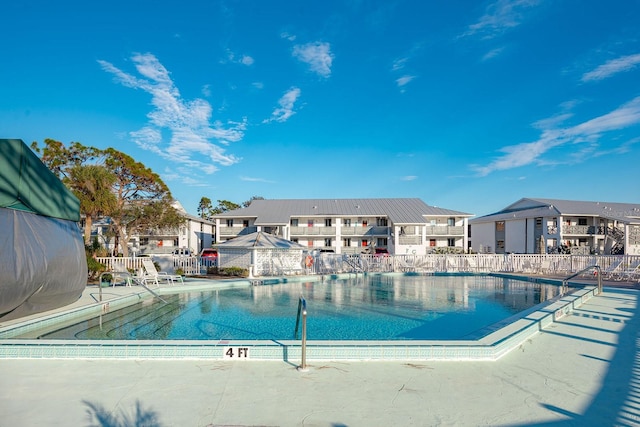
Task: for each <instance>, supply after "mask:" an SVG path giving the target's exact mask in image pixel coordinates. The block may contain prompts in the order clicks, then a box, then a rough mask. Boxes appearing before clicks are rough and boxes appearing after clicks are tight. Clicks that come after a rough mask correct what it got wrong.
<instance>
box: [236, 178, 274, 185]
mask: <svg viewBox="0 0 640 427" xmlns="http://www.w3.org/2000/svg"><path fill="white" fill-rule="evenodd" d="M240 180H241V181H247V182H264V183H267V184H275V182H274V181H269V180H267V179H264V178H252V177H250V176H241V177H240Z"/></svg>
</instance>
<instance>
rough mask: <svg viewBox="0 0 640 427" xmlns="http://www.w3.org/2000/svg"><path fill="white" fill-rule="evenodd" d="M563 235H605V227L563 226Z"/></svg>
mask: <svg viewBox="0 0 640 427" xmlns="http://www.w3.org/2000/svg"><path fill="white" fill-rule="evenodd" d="M562 234H590V235H592V234H604V227H596V226H595V225H563V226H562Z"/></svg>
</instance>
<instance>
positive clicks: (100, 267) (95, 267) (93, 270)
mask: <svg viewBox="0 0 640 427" xmlns="http://www.w3.org/2000/svg"><path fill="white" fill-rule="evenodd" d="M87 270H88V278H89V280H96V279H97V278H98V276H100V273H102V272H104V271H107V266H106V265H104V264H102V263H100V262H98V260H96V259H94V258H93V256H92V255H89V254H87Z"/></svg>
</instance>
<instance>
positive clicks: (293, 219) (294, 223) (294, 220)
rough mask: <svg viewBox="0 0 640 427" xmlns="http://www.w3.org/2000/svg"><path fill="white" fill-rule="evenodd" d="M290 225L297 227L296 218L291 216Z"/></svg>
mask: <svg viewBox="0 0 640 427" xmlns="http://www.w3.org/2000/svg"><path fill="white" fill-rule="evenodd" d="M291 226H292V227H297V226H298V218H292V219H291Z"/></svg>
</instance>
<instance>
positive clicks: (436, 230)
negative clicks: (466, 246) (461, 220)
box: [427, 225, 464, 236]
mask: <svg viewBox="0 0 640 427" xmlns="http://www.w3.org/2000/svg"><path fill="white" fill-rule="evenodd" d="M427 236H464V227H462V226H454V225H430V226H427Z"/></svg>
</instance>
